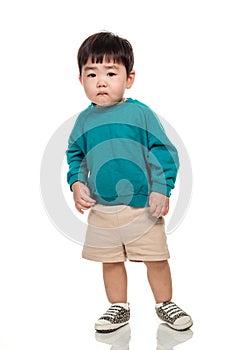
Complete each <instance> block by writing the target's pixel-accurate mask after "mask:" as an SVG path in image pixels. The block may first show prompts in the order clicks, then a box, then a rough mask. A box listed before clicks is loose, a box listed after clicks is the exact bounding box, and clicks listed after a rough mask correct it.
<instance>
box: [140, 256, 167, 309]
mask: <svg viewBox="0 0 233 350" xmlns="http://www.w3.org/2000/svg"><path fill="white" fill-rule="evenodd" d="M144 263H145V265H146V266H147V277H148V281H149V284H150V287H151V290H152V293H153V295H154V298H155V301H156V303H162V302H164V301H170V300H171V298H172V280H171V272H170V267H169V264H168V261H167V260H163V261H144Z"/></svg>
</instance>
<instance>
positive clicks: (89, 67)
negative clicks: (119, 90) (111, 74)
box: [84, 64, 119, 72]
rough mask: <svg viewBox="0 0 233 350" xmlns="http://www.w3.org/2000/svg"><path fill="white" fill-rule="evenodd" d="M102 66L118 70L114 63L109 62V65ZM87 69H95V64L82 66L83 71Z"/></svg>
mask: <svg viewBox="0 0 233 350" xmlns="http://www.w3.org/2000/svg"><path fill="white" fill-rule="evenodd" d="M104 68H106V69H116V70H119V67H118V66H117V65H115V64H111V65H108V64H107V65H104ZM88 70H97V67H95V66H86V67H84V71H85V72H86V71H88Z"/></svg>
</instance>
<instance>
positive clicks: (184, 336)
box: [156, 323, 193, 350]
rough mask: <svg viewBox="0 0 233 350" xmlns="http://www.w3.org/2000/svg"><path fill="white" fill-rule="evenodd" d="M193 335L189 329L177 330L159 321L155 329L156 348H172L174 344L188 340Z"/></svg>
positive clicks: (167, 349)
mask: <svg viewBox="0 0 233 350" xmlns="http://www.w3.org/2000/svg"><path fill="white" fill-rule="evenodd" d="M192 336H193V332H192V331H191V329H186V330H184V331H183V332H177V331H176V330H175V329H172V328H171V327H169V326H168V325H167V324H165V323H161V324H160V325H159V327H158V330H157V348H156V349H157V350H173V348H174V347H175V346H176V345H179V344H181V343H184V342H186V341H188V340H190V339H191V338H192Z"/></svg>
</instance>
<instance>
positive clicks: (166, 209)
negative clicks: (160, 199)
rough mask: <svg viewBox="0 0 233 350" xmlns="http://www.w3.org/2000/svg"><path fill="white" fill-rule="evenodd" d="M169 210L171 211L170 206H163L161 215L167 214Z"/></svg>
mask: <svg viewBox="0 0 233 350" xmlns="http://www.w3.org/2000/svg"><path fill="white" fill-rule="evenodd" d="M168 211H169V207H163V208H162V211H161V215H162V216H165V215H167V213H168Z"/></svg>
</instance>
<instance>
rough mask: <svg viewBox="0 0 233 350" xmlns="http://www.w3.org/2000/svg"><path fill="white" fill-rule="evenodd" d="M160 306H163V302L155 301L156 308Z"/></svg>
mask: <svg viewBox="0 0 233 350" xmlns="http://www.w3.org/2000/svg"><path fill="white" fill-rule="evenodd" d="M160 306H163V303H156V304H155V307H156V309H158V308H159V307H160Z"/></svg>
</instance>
